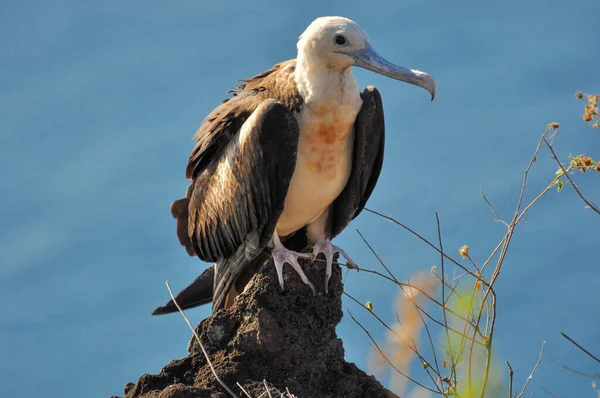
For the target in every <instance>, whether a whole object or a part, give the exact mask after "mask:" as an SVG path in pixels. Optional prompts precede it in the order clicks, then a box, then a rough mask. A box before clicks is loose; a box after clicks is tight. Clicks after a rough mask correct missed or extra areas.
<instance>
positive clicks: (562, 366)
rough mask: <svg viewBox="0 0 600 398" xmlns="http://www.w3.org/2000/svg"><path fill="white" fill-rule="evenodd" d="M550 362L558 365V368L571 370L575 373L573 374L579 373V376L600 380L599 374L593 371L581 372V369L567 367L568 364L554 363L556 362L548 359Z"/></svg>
mask: <svg viewBox="0 0 600 398" xmlns="http://www.w3.org/2000/svg"><path fill="white" fill-rule="evenodd" d="M550 363H551V364H553V365H555V366H558V367H560V368H563V369H566V370H568V371H569V372H573V373H575V374H578V375H580V376H583V377H588V378H590V379H595V380H600V374H598V373H594V374H591V373H585V372H582V371H580V370H577V369H573V368H571V367H569V366H567V365H563V364H560V363H556V362H554V361H550Z"/></svg>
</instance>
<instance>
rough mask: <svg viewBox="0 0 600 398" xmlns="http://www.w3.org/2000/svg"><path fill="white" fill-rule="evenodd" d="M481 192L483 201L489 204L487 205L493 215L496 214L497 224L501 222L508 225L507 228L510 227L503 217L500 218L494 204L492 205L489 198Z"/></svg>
mask: <svg viewBox="0 0 600 398" xmlns="http://www.w3.org/2000/svg"><path fill="white" fill-rule="evenodd" d="M479 192H481V197H482V198H483V200H484V201H485V203H487V205H488V207H489V208H490V210H491V211H492V213H494V216H496V221H497V222H501V223H502V224H504V225H506V227H508V223H507V222H506V221H504V220H503V219H502V217H500V214H498V212H497V211H496V209H495V208H494V206H492V204H491V203H490V201H489V200H488V198H486V197H485V194H484V193H483V190H480V191H479Z"/></svg>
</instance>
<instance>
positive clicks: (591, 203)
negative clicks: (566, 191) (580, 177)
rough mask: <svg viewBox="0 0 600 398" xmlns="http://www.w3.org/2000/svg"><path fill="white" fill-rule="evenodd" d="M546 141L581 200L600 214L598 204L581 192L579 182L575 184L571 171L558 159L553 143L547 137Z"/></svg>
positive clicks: (553, 156)
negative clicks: (568, 171)
mask: <svg viewBox="0 0 600 398" xmlns="http://www.w3.org/2000/svg"><path fill="white" fill-rule="evenodd" d="M544 143H546V146H548V149H549V150H550V152H551V153H552V159H554V160H555V161H556V163H557V164H558V166H559V167H560V169H561V170H562V172H563V175H564V176H565V177H566V178H567V180H569V183H571V186H572V187H573V189H574V190H575V192H577V195H579V197H580V198H581V200H583V202H584V203H585V204H586V205H587V206H588V207H589V208H590V209H592V210H593V211H594V212H595V213H596V214H598V215H600V209H599V208H598V206H596V204H594V203H593V202H590V201H589V200H587V199H586V197H585V196H583V193H581V190H580V189H579V188H578V187H577V184H575V181H573V179H572V178H571V177H570V176H569V173H567V171H566V170H565V168H564V167H563V165H562V163H561V162H560V160H558V157H557V156H556V152H554V148H552V145H550V143H549V142H548V141H547V140H546V139H544Z"/></svg>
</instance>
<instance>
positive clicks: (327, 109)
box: [277, 103, 357, 235]
mask: <svg viewBox="0 0 600 398" xmlns="http://www.w3.org/2000/svg"><path fill="white" fill-rule="evenodd" d="M356 113H357V106H356V104H355V103H349V104H346V105H340V104H337V106H330V105H322V106H316V105H315V106H309V107H306V108H304V110H303V111H302V112H301V113H300V114H299V115H298V123H299V127H300V138H299V142H298V153H297V157H296V169H295V171H294V175H293V177H292V180H291V183H290V187H289V190H288V194H287V196H286V200H285V205H284V210H283V213H282V215H281V217H280V219H279V222H278V224H277V230H278V232H279V233H280V234H281V235H286V234H288V233H291V232H294V231H296V230H298V229H300V228H302V227H303V226H304V225H307V224H309V223H311V222H312V221H314V220H315V219H316V218H318V217H319V216H320V215H321V214H323V212H324V211H325V210H326V209H327V208H328V207H329V205H331V203H332V202H333V201H334V200H335V199H336V198H337V197H338V196H339V194H340V193H341V192H342V190H343V189H344V187H345V185H346V183H347V182H348V177H349V176H350V171H351V169H352V153H353V142H354V129H353V126H354V120H355V119H356Z"/></svg>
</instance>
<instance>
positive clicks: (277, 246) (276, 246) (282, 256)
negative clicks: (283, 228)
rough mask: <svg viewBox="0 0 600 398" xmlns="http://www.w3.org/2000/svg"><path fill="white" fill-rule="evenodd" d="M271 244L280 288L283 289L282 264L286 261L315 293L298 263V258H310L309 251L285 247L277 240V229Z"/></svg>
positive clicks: (313, 287)
mask: <svg viewBox="0 0 600 398" xmlns="http://www.w3.org/2000/svg"><path fill="white" fill-rule="evenodd" d="M271 244H272V245H273V262H274V263H275V269H276V270H277V278H278V279H279V285H280V286H281V290H283V264H284V263H288V264H289V265H291V266H292V268H294V270H296V272H297V273H298V275H300V279H302V282H304V283H306V284H307V285H308V286H310V288H311V289H312V291H313V294H316V293H317V291H316V290H315V286H314V285H313V284H312V283H311V282H310V281H309V280H308V278H307V277H306V275H304V271H302V267H300V264H299V263H298V259H299V258H312V255H310V254H309V253H298V252H295V251H293V250H289V249H287V248H286V247H285V246H283V244H282V243H281V241H280V240H279V235H277V231H275V232H274V233H273V238H272V239H271Z"/></svg>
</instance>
